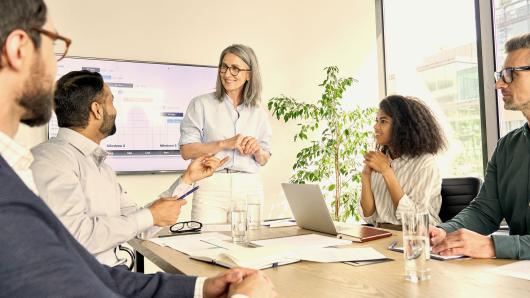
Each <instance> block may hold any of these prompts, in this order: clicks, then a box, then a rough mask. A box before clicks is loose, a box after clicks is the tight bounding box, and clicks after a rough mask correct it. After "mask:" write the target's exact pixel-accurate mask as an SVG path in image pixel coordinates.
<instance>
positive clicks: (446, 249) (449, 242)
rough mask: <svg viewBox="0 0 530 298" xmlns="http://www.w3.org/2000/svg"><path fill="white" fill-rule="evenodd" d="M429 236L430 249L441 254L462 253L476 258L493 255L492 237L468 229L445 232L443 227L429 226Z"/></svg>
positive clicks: (452, 254)
mask: <svg viewBox="0 0 530 298" xmlns="http://www.w3.org/2000/svg"><path fill="white" fill-rule="evenodd" d="M429 238H430V242H431V246H432V251H433V252H434V253H436V254H439V255H441V256H454V255H464V256H469V257H472V258H478V259H486V258H493V257H495V246H494V244H493V239H492V238H491V237H489V236H484V235H481V234H478V233H475V232H473V231H470V230H468V229H458V230H456V231H454V232H451V233H447V232H446V231H445V230H444V229H441V228H437V227H433V226H431V227H430V228H429Z"/></svg>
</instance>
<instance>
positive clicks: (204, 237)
mask: <svg viewBox="0 0 530 298" xmlns="http://www.w3.org/2000/svg"><path fill="white" fill-rule="evenodd" d="M231 239H232V238H231V237H230V236H227V235H223V234H220V233H202V234H193V235H182V236H174V237H164V238H151V239H148V240H149V241H151V242H154V243H156V244H158V245H160V246H167V247H171V248H173V249H175V250H178V251H180V252H182V253H185V254H187V255H189V254H190V253H192V252H194V251H197V250H201V249H209V248H218V247H220V246H221V247H223V248H226V249H230V248H232V247H231V246H233V244H232V243H229V242H225V241H224V240H231ZM225 246H226V247H225Z"/></svg>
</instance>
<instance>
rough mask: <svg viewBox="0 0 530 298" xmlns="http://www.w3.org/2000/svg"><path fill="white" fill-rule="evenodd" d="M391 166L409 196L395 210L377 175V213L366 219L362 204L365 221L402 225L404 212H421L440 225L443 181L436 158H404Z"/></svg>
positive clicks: (373, 178)
mask: <svg viewBox="0 0 530 298" xmlns="http://www.w3.org/2000/svg"><path fill="white" fill-rule="evenodd" d="M390 165H391V167H392V169H393V170H394V173H395V175H396V178H397V180H398V181H399V184H400V185H401V188H402V189H403V192H404V193H405V195H404V196H403V197H402V198H401V199H400V200H399V203H398V206H397V208H394V203H393V202H392V198H391V196H390V192H389V191H388V188H387V186H386V183H385V179H384V178H383V175H381V174H380V173H378V172H375V171H373V172H372V176H371V188H372V193H373V196H374V201H375V208H376V211H375V212H374V214H372V215H371V216H364V214H363V211H362V208H361V207H360V204H359V207H358V210H359V214H361V216H362V217H363V219H364V220H365V221H366V222H367V223H369V224H373V225H376V224H377V223H390V224H394V225H401V216H402V214H403V212H406V211H410V210H418V211H427V212H429V221H430V224H431V225H438V224H440V223H441V220H440V216H439V215H438V214H439V213H440V208H441V206H442V196H441V188H442V178H441V176H440V169H439V168H438V164H437V163H436V157H435V156H434V155H432V154H424V155H421V156H419V157H416V158H407V157H400V158H396V159H394V160H392V161H391V162H390ZM359 203H360V201H359Z"/></svg>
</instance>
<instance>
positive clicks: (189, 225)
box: [169, 220, 202, 233]
mask: <svg viewBox="0 0 530 298" xmlns="http://www.w3.org/2000/svg"><path fill="white" fill-rule="evenodd" d="M201 228H202V223H200V222H198V221H193V220H192V221H183V222H177V223H176V224H174V225H172V226H171V227H169V230H170V231H171V232H172V233H187V232H199V231H200V230H201Z"/></svg>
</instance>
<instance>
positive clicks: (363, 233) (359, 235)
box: [337, 226, 392, 242]
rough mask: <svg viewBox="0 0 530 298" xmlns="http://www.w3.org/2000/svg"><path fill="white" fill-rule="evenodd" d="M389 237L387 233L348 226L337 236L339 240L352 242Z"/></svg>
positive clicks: (363, 227)
mask: <svg viewBox="0 0 530 298" xmlns="http://www.w3.org/2000/svg"><path fill="white" fill-rule="evenodd" d="M390 236H392V233H390V232H388V231H385V230H381V229H377V228H373V227H367V226H349V227H348V228H346V229H345V230H343V231H342V232H339V233H338V235H337V237H338V238H340V239H347V240H351V241H353V242H366V241H371V240H376V239H381V238H385V237H390Z"/></svg>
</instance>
